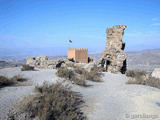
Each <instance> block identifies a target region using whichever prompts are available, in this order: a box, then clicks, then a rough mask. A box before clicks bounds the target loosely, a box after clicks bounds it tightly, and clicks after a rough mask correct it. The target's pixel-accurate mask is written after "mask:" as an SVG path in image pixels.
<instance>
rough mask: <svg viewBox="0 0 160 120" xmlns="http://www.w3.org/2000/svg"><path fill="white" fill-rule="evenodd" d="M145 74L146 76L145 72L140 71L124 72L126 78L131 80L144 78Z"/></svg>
mask: <svg viewBox="0 0 160 120" xmlns="http://www.w3.org/2000/svg"><path fill="white" fill-rule="evenodd" d="M146 74H147V72H146V71H141V70H127V72H126V76H127V77H132V78H135V77H141V76H145V75H146Z"/></svg>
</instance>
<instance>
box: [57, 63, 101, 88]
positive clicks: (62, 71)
mask: <svg viewBox="0 0 160 120" xmlns="http://www.w3.org/2000/svg"><path fill="white" fill-rule="evenodd" d="M99 71H100V69H99V68H98V67H97V66H96V65H94V66H93V68H92V69H91V70H90V71H89V72H88V71H87V70H85V69H84V68H82V67H80V66H75V65H74V66H72V68H71V69H68V68H67V67H61V68H59V69H58V71H57V73H56V74H57V76H58V77H62V78H65V79H68V80H71V81H73V82H74V83H75V84H77V85H80V86H85V87H86V86H87V85H86V82H85V80H90V81H94V82H101V81H102V80H101V73H99Z"/></svg>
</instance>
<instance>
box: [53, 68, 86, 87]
mask: <svg viewBox="0 0 160 120" xmlns="http://www.w3.org/2000/svg"><path fill="white" fill-rule="evenodd" d="M56 74H57V76H58V77H61V78H65V79H67V80H70V81H72V82H73V83H75V84H77V85H80V86H84V87H86V86H87V85H86V82H85V80H84V79H82V78H80V77H78V76H77V74H76V73H75V72H74V71H73V70H72V69H68V68H67V67H61V68H59V69H58V70H57V72H56Z"/></svg>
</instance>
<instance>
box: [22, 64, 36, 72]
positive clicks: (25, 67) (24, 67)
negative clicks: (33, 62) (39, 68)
mask: <svg viewBox="0 0 160 120" xmlns="http://www.w3.org/2000/svg"><path fill="white" fill-rule="evenodd" d="M32 70H34V67H33V66H30V65H26V64H25V65H22V68H21V71H32Z"/></svg>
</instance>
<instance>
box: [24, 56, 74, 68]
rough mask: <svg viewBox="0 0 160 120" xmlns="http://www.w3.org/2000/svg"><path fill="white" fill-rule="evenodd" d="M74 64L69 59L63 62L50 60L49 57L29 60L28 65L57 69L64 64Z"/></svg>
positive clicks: (27, 60)
mask: <svg viewBox="0 0 160 120" xmlns="http://www.w3.org/2000/svg"><path fill="white" fill-rule="evenodd" d="M69 63H73V62H71V61H69V60H68V59H62V60H49V59H48V57H47V56H38V57H37V58H31V57H29V58H27V59H26V64H27V65H30V66H33V67H37V68H43V69H56V68H59V67H61V66H62V65H63V64H69ZM63 66H64V65H63Z"/></svg>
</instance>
